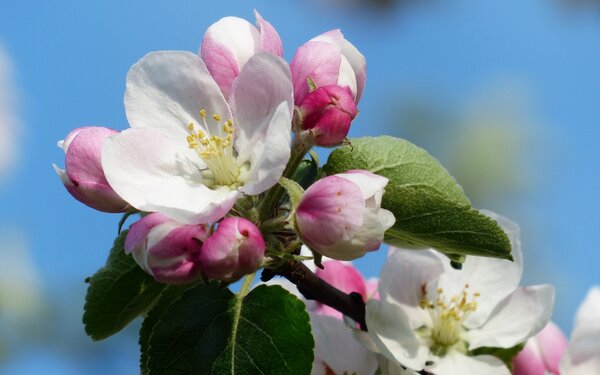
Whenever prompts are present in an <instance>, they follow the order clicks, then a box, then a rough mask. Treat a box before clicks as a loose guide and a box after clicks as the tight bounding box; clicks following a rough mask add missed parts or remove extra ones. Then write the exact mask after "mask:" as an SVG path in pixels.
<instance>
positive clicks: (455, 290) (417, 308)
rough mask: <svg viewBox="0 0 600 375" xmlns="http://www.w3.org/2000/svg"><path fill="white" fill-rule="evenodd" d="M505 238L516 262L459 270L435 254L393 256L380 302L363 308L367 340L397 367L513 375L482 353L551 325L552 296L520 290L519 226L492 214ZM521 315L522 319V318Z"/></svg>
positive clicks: (471, 262) (474, 261) (441, 373)
mask: <svg viewBox="0 0 600 375" xmlns="http://www.w3.org/2000/svg"><path fill="white" fill-rule="evenodd" d="M489 215H490V216H491V217H492V218H493V219H495V220H496V221H497V222H498V223H499V224H500V225H501V226H502V227H503V228H504V230H505V231H506V232H507V234H508V235H509V237H510V240H511V244H512V255H513V258H514V262H510V261H508V260H502V259H495V258H486V257H474V256H471V257H468V258H467V259H466V261H465V263H464V264H463V269H462V270H456V269H453V268H452V267H451V266H450V262H449V261H448V259H447V258H446V257H445V256H444V255H441V254H440V253H439V252H436V251H433V250H404V249H398V250H396V251H395V252H394V253H393V254H392V255H391V256H390V257H389V258H388V260H387V262H386V264H385V266H384V268H383V270H382V274H381V281H380V286H379V292H380V294H381V301H377V300H373V299H371V300H370V301H369V302H367V307H366V322H367V327H368V329H369V331H368V337H369V338H370V339H371V340H372V344H373V346H374V347H376V349H377V350H378V351H380V352H381V354H382V355H384V356H385V357H387V358H388V359H389V360H391V361H394V362H395V363H396V364H397V365H403V366H406V367H408V368H409V369H413V370H415V371H421V370H425V371H427V372H429V373H432V374H435V375H446V374H448V375H454V374H490V375H495V374H506V375H508V374H510V372H509V370H508V368H507V367H506V366H505V365H504V363H503V362H502V361H501V360H500V359H499V358H497V357H494V356H491V355H475V354H473V352H472V351H473V350H475V349H477V348H482V347H493V348H511V347H513V346H515V345H517V344H519V343H522V342H524V341H525V340H527V339H528V338H529V337H532V336H533V335H535V334H536V333H537V332H539V331H540V330H541V329H542V328H543V327H544V326H545V325H546V323H547V322H548V321H549V319H550V315H551V312H552V304H553V302H554V290H553V288H552V287H551V286H549V285H539V286H530V287H524V288H519V287H518V284H519V280H520V278H521V274H522V254H521V249H520V243H519V239H518V228H517V226H516V225H515V224H514V223H512V222H510V221H508V220H507V219H505V218H502V217H500V216H497V215H494V214H491V213H489ZM524 312H526V313H524Z"/></svg>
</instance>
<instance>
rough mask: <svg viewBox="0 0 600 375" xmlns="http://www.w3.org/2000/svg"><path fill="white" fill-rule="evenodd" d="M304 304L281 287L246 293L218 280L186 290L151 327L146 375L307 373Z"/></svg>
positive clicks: (309, 357) (309, 353) (309, 352)
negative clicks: (219, 283) (241, 292)
mask: <svg viewBox="0 0 600 375" xmlns="http://www.w3.org/2000/svg"><path fill="white" fill-rule="evenodd" d="M313 348H314V339H313V337H312V333H311V328H310V322H309V317H308V313H307V312H306V310H305V306H304V303H302V302H301V301H300V300H298V299H297V298H296V297H295V296H293V295H292V294H291V293H289V292H287V291H286V290H284V289H283V288H281V287H280V286H266V285H260V286H258V287H257V288H255V289H253V290H252V291H251V292H250V293H249V294H248V295H246V296H239V295H234V294H233V293H231V291H229V290H228V289H226V288H220V287H218V285H217V284H216V283H213V284H204V285H200V286H197V287H194V288H192V289H190V290H188V291H186V292H185V293H184V294H183V296H181V298H180V299H178V300H177V301H175V302H174V303H172V304H171V305H170V306H169V308H168V309H167V311H166V312H165V313H163V314H162V316H161V318H160V320H159V322H158V323H157V324H156V325H155V326H154V328H153V329H152V335H151V337H150V348H149V361H148V365H149V366H148V367H149V369H150V374H215V375H216V374H219V375H221V374H234V373H235V374H248V375H250V374H282V375H283V374H295V375H296V374H297V375H303V374H307V375H308V374H310V372H311V367H312V363H313V357H314V354H313Z"/></svg>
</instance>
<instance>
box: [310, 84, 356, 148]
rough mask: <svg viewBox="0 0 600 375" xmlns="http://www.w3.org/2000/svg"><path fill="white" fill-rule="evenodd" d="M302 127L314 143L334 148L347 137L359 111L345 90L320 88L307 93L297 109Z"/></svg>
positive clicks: (346, 89) (342, 88) (347, 89)
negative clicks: (300, 115)
mask: <svg viewBox="0 0 600 375" xmlns="http://www.w3.org/2000/svg"><path fill="white" fill-rule="evenodd" d="M300 113H301V114H302V128H303V129H304V130H309V129H310V130H312V131H313V133H314V135H315V144H316V145H318V146H335V145H338V144H340V143H342V141H343V140H344V139H345V138H346V136H347V135H348V131H349V130H350V123H351V122H352V120H354V118H355V117H356V115H357V113H358V110H357V108H356V104H355V103H354V97H353V95H352V91H350V88H348V87H341V86H334V85H332V86H323V87H319V88H317V89H316V90H315V91H313V92H311V93H310V94H308V95H307V96H306V97H305V98H304V101H303V102H302V105H301V106H300Z"/></svg>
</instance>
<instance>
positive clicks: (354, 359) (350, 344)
mask: <svg viewBox="0 0 600 375" xmlns="http://www.w3.org/2000/svg"><path fill="white" fill-rule="evenodd" d="M310 322H311V325H312V330H313V335H314V337H315V343H316V348H315V359H316V364H315V370H316V369H318V368H319V367H321V368H322V369H324V368H325V366H324V363H325V364H327V367H329V368H330V369H331V370H333V372H334V373H335V374H346V373H347V374H356V375H363V374H364V375H372V374H374V373H375V370H376V369H377V358H376V357H375V355H374V354H373V353H370V352H368V351H367V350H366V349H365V348H364V347H363V346H362V345H361V344H360V343H358V342H357V341H356V340H355V339H354V338H353V337H352V330H351V329H350V328H348V327H346V325H345V324H344V322H343V321H341V320H338V319H336V318H334V317H331V316H326V315H316V314H311V317H310ZM341 343H343V345H340V344H341ZM313 373H314V370H313Z"/></svg>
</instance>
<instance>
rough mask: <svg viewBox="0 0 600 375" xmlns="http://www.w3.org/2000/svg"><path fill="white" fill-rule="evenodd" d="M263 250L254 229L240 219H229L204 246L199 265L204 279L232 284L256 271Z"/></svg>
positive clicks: (261, 238)
mask: <svg viewBox="0 0 600 375" xmlns="http://www.w3.org/2000/svg"><path fill="white" fill-rule="evenodd" d="M265 249H266V245H265V240H264V239H263V237H262V234H261V233H260V230H259V229H258V228H257V227H256V225H254V224H252V222H250V221H248V220H246V219H244V218H241V217H229V218H226V219H224V220H223V221H221V222H220V223H219V225H218V226H217V229H216V230H215V232H214V233H213V234H212V235H211V236H210V237H209V238H208V239H207V240H206V241H205V242H204V245H203V246H202V251H201V252H200V263H201V264H202V270H203V271H204V273H205V274H206V276H208V277H210V278H212V279H216V280H221V281H227V282H231V281H235V280H237V279H239V278H240V277H242V276H244V275H247V274H250V273H252V272H254V271H256V270H257V269H258V267H260V265H261V263H262V260H263V257H264V255H265Z"/></svg>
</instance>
